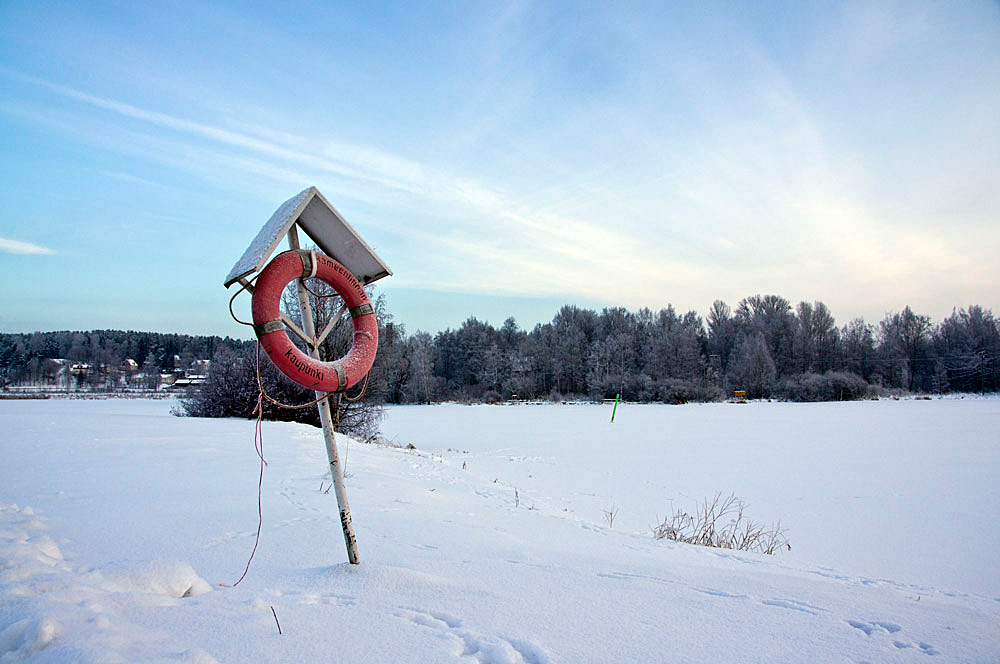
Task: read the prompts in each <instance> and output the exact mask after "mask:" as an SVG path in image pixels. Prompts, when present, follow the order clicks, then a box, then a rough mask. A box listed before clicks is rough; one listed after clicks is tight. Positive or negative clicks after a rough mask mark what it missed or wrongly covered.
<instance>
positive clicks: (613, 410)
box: [611, 393, 621, 422]
mask: <svg viewBox="0 0 1000 664" xmlns="http://www.w3.org/2000/svg"><path fill="white" fill-rule="evenodd" d="M619 397H621V393H619V394H616V395H615V407H614V408H612V409H611V421H612V422H614V421H615V412H616V411H617V410H618V398H619Z"/></svg>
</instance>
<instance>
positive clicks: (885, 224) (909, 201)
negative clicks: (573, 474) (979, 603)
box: [0, 0, 1000, 338]
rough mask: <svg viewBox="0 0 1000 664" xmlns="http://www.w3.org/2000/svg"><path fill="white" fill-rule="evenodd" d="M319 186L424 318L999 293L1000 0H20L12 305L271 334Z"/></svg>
mask: <svg viewBox="0 0 1000 664" xmlns="http://www.w3.org/2000/svg"><path fill="white" fill-rule="evenodd" d="M309 186H316V187H317V188H318V189H319V190H320V191H321V192H322V193H323V195H324V196H325V197H326V198H327V199H328V200H329V201H330V202H331V203H332V204H333V205H334V206H335V207H336V208H337V209H338V210H339V211H340V212H341V214H342V215H343V216H344V217H345V218H346V219H347V220H348V221H349V222H350V223H351V225H352V226H353V227H354V228H355V229H356V230H357V231H358V232H359V233H360V234H361V236H362V237H363V238H364V239H365V240H366V241H367V242H368V244H369V245H371V246H372V247H373V248H374V249H375V250H376V252H377V253H378V255H379V256H380V257H381V258H382V260H383V261H385V263H387V264H388V265H389V266H390V268H391V269H392V270H393V273H394V274H393V276H391V277H389V278H386V279H384V280H382V281H380V282H378V285H379V288H378V292H380V293H384V294H385V296H386V300H387V305H388V309H389V311H390V312H391V313H392V315H393V316H394V318H395V320H396V322H397V323H403V324H404V325H405V326H406V330H407V331H408V332H415V331H416V330H418V329H420V330H424V331H427V332H431V333H434V332H437V331H440V330H443V329H445V328H448V327H450V328H453V329H454V328H456V327H458V326H459V325H461V323H462V321H464V320H465V319H467V318H468V317H470V316H475V317H477V318H479V319H480V320H487V321H489V322H491V323H492V324H494V325H496V326H499V325H500V324H502V323H503V321H504V319H506V318H507V317H509V316H513V317H514V318H515V319H516V321H517V322H518V324H519V325H520V326H521V327H522V328H523V329H531V328H532V327H533V326H534V325H535V324H537V323H539V322H547V321H549V320H551V319H552V317H553V315H554V314H555V313H556V311H557V310H558V309H559V307H560V306H562V305H564V304H574V305H577V306H581V307H587V308H592V309H597V310H600V309H601V308H602V307H608V306H625V307H627V308H629V309H631V310H636V309H638V308H641V307H649V308H650V309H653V310H654V311H656V310H659V309H661V308H663V307H666V306H667V305H668V304H672V305H673V306H674V307H675V308H676V309H678V310H680V311H688V310H695V311H698V312H699V313H701V314H705V313H707V311H708V309H709V307H710V306H711V304H712V302H713V301H714V300H716V299H721V300H723V301H725V302H727V303H728V304H730V305H731V306H735V305H736V304H737V303H738V302H739V300H741V299H742V298H744V297H747V296H749V295H754V294H777V295H781V296H783V297H785V298H787V299H788V300H789V301H791V302H792V304H793V305H794V304H795V303H797V302H799V301H810V302H812V301H817V300H818V301H822V302H824V303H826V304H827V306H828V307H829V308H830V310H831V312H832V313H833V314H834V316H835V317H836V319H837V322H838V323H839V324H841V325H843V324H845V323H847V322H848V321H849V320H851V319H853V318H855V317H859V316H861V317H864V318H865V319H866V320H867V321H868V322H871V323H877V322H878V321H879V320H881V319H882V318H883V317H884V316H885V315H886V313H889V312H894V311H899V310H901V309H902V308H903V307H905V306H910V307H912V308H913V309H914V311H916V312H917V313H922V314H926V315H929V316H931V318H932V319H933V320H935V321H939V320H941V319H942V318H944V317H946V316H948V315H950V314H951V313H952V311H953V309H955V308H962V307H967V306H969V305H972V304H978V305H982V306H984V307H987V308H989V309H991V310H992V311H993V312H994V313H997V314H1000V267H998V266H997V262H998V261H997V257H998V256H1000V4H998V3H996V2H949V3H940V2H926V3H925V2H918V1H905V2H899V3H893V2H879V3H856V2H845V3H811V2H789V3H784V4H783V3H767V2H763V3H739V2H734V3H666V2H655V3H648V4H643V3H633V2H626V3H601V2H597V3H580V2H566V3H559V2H539V3H533V2H509V3H504V2H464V3H454V2H443V3H434V2H427V3H422V2H421V3H379V2H363V3H360V2H359V3H329V2H317V3H308V2H305V3H297V2H288V3H280V4H279V3H256V2H238V3H237V2H233V3H225V2H219V3H207V2H185V1H183V0H181V1H179V2H170V3H135V2H125V1H122V2H85V1H80V2H20V1H16V0H15V1H11V2H2V3H0V193H2V196H3V204H2V206H0V282H2V283H3V284H4V286H3V287H2V288H0V331H5V332H25V331H34V330H65V329H71V330H89V329H98V328H114V329H133V330H148V331H160V332H183V333H189V334H220V335H230V336H240V337H244V338H246V337H247V336H248V335H247V333H246V331H245V330H246V328H243V327H241V326H239V325H238V324H236V323H234V322H233V321H232V320H231V318H230V316H229V312H228V309H227V303H228V300H229V297H230V295H231V292H230V291H227V290H226V289H225V288H224V287H223V283H222V282H223V280H224V278H225V276H226V275H227V274H228V272H229V270H230V268H231V267H232V266H233V264H234V263H235V262H236V260H237V259H238V258H239V257H240V256H241V255H242V253H243V251H244V250H245V249H246V247H247V246H248V245H249V244H250V241H251V240H252V239H253V237H254V236H255V235H256V233H257V231H258V230H259V229H260V227H261V226H262V225H263V224H264V222H266V221H267V219H268V218H269V217H270V216H271V214H272V213H273V212H274V211H275V210H276V209H277V208H278V206H279V205H280V204H281V203H282V202H284V201H285V200H287V199H289V198H291V197H292V196H294V195H296V194H297V193H298V192H300V191H302V190H303V189H305V188H307V187H309ZM247 310H248V305H247V303H246V302H243V301H242V300H241V301H238V303H237V311H238V312H243V311H247Z"/></svg>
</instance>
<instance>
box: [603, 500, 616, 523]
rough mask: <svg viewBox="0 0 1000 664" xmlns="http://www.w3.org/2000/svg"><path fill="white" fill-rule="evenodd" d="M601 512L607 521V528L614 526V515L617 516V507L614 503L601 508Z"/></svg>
mask: <svg viewBox="0 0 1000 664" xmlns="http://www.w3.org/2000/svg"><path fill="white" fill-rule="evenodd" d="M601 512H602V513H603V514H604V520H605V521H607V522H608V528H614V527H615V517H616V516H618V507H617V506H615V504H614V503H611V507H609V508H607V509H602V510H601Z"/></svg>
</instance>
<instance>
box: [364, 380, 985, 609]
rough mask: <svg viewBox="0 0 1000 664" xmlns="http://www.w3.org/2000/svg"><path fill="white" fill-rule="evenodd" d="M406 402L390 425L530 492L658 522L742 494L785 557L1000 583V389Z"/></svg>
mask: <svg viewBox="0 0 1000 664" xmlns="http://www.w3.org/2000/svg"><path fill="white" fill-rule="evenodd" d="M610 416H611V407H610V406H596V405H525V406H503V407H501V406H462V405H451V404H448V405H440V406H420V407H410V406H406V407H394V408H391V409H389V410H388V414H387V417H386V419H385V422H384V424H383V431H384V433H385V435H386V436H387V437H389V438H390V439H394V440H396V441H397V442H399V443H409V442H412V443H413V444H414V445H415V446H416V447H418V448H420V449H429V450H434V451H437V452H441V453H446V452H447V450H448V449H449V448H451V449H460V450H463V451H468V453H469V454H468V455H467V456H468V457H469V458H468V465H467V467H469V468H470V469H471V470H474V471H475V472H477V473H480V474H483V475H485V476H491V475H495V476H496V477H497V478H499V479H500V480H501V481H503V482H506V483H508V484H511V485H514V486H517V487H518V488H519V490H520V492H521V493H522V495H523V496H525V498H523V499H524V500H527V501H528V502H531V501H534V502H536V503H538V504H539V505H544V506H545V507H546V509H551V510H555V511H558V510H562V509H566V510H567V511H568V513H569V514H571V515H573V517H575V518H578V519H581V520H584V521H591V522H594V523H603V515H602V511H601V510H603V509H608V508H609V507H610V506H611V505H614V506H615V507H617V508H618V510H619V512H618V516H617V517H616V518H615V522H614V527H615V529H621V530H626V531H634V532H643V533H648V532H649V530H650V526H651V525H652V524H654V523H655V522H656V521H657V519H658V518H661V517H662V516H663V515H664V514H665V513H667V511H668V510H669V509H670V508H671V506H673V507H674V508H683V509H688V510H690V509H693V508H694V506H695V503H696V502H697V501H701V500H703V499H704V498H706V497H711V496H712V495H714V494H715V492H718V491H721V492H723V493H725V494H729V493H735V494H736V495H737V496H739V497H740V498H742V499H743V500H745V501H746V502H747V504H748V515H749V516H750V517H751V518H753V519H754V520H757V521H765V522H772V521H777V520H780V521H781V525H782V527H783V528H786V529H787V531H788V533H787V534H788V539H789V541H790V542H791V544H792V551H791V552H789V553H783V554H782V555H781V558H782V559H784V560H790V559H794V560H796V561H801V562H805V563H809V564H814V565H826V566H829V567H832V568H838V569H845V570H851V571H852V572H854V573H857V574H863V575H866V576H871V577H873V578H879V577H883V578H892V579H895V580H897V581H904V582H910V583H920V584H930V585H933V586H935V587H939V588H950V589H952V590H958V591H963V592H986V593H989V594H991V595H995V596H1000V564H997V561H998V560H1000V557H998V553H997V552H998V551H1000V399H996V398H975V397H970V398H965V399H934V400H931V401H924V400H899V401H894V400H881V401H857V402H843V403H818V404H796V403H777V402H774V403H767V402H756V403H748V404H739V405H738V404H728V403H722V404H691V405H686V406H661V405H635V404H622V405H619V407H618V412H617V414H616V416H615V422H614V423H613V424H612V423H611V422H610Z"/></svg>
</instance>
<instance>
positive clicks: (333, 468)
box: [288, 224, 361, 565]
mask: <svg viewBox="0 0 1000 664" xmlns="http://www.w3.org/2000/svg"><path fill="white" fill-rule="evenodd" d="M288 246H289V248H291V249H295V250H298V249H299V234H298V231H297V230H296V227H295V224H292V226H291V227H290V228H289V229H288ZM296 286H297V288H298V295H299V311H301V312H302V330H303V331H304V332H305V333H306V335H307V336H308V337H309V338H310V339H312V343H311V344H310V349H309V354H310V355H311V356H312V357H313V358H314V359H317V360H318V359H320V356H319V348H318V347H317V343H316V326H315V325H314V324H313V317H312V305H311V304H310V303H309V291H307V290H306V287H305V284H304V283H302V280H301V279H298V280H297V281H296ZM323 394H324V393H323V392H316V396H317V397H321V396H323ZM316 407H317V408H318V409H319V421H320V424H321V425H322V426H323V438H324V439H325V440H326V456H327V458H328V459H329V460H330V475H331V476H332V479H333V488H334V493H335V494H336V495H337V507H338V508H339V509H340V525H341V527H342V528H343V529H344V544H346V545H347V560H348V561H349V562H350V563H351V564H352V565H357V564H359V563H360V562H361V560H360V559H359V558H358V540H357V538H355V536H354V523H353V522H352V521H351V507H350V505H348V503H347V489H346V487H345V486H344V469H343V468H342V467H341V465H340V455H339V454H338V452H337V434H336V432H335V431H334V430H333V416H332V414H331V412H330V400H329V399H323V400H322V401H320V402H319V403H318V404H316Z"/></svg>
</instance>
